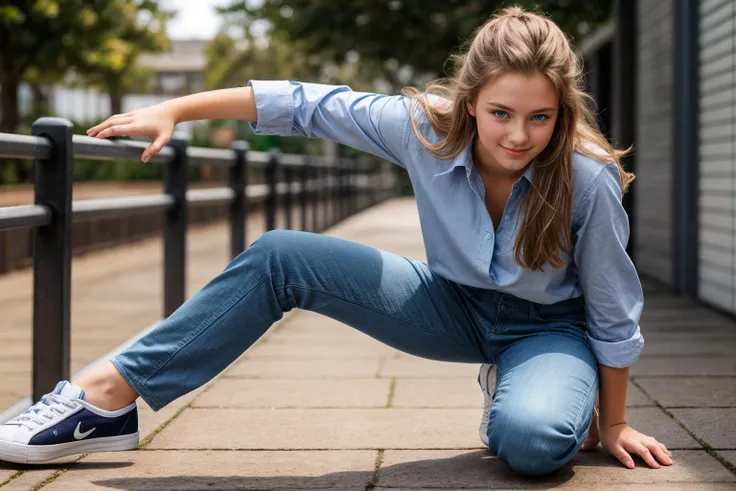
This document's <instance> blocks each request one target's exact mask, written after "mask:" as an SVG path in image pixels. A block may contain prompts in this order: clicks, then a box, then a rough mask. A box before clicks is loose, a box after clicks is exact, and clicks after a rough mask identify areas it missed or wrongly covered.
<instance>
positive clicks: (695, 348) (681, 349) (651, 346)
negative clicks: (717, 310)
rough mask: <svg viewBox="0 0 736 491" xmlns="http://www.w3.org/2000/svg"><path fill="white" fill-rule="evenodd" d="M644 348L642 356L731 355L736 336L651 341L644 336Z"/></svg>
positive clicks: (735, 347) (734, 348)
mask: <svg viewBox="0 0 736 491" xmlns="http://www.w3.org/2000/svg"><path fill="white" fill-rule="evenodd" d="M644 337H645V339H646V342H645V343H644V350H643V351H642V353H641V356H642V358H645V357H650V356H701V357H704V356H729V355H731V353H733V352H734V351H736V337H734V338H733V339H731V340H721V341H693V342H687V341H672V342H668V341H663V340H657V341H653V342H650V341H649V336H648V335H645V336H644Z"/></svg>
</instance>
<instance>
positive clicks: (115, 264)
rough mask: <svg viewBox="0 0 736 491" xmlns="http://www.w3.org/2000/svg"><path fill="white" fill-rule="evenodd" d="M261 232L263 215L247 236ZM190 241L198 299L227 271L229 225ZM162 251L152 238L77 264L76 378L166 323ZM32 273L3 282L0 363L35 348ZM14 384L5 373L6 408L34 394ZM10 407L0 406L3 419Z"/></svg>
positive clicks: (1, 394)
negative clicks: (18, 351)
mask: <svg viewBox="0 0 736 491" xmlns="http://www.w3.org/2000/svg"><path fill="white" fill-rule="evenodd" d="M262 231H263V220H262V218H261V214H258V213H257V214H255V216H254V217H253V220H249V222H248V236H249V237H252V238H255V237H258V236H259V235H260V234H261V233H262ZM189 239H190V240H188V241H187V246H188V247H187V250H188V254H189V255H188V257H189V258H190V261H189V262H188V266H187V271H188V275H187V280H188V281H187V293H188V295H192V294H193V293H194V292H196V291H197V289H198V288H200V287H201V286H202V285H203V284H204V283H205V282H206V281H209V279H211V278H212V277H214V276H215V275H217V274H218V273H219V272H220V271H221V270H222V268H223V267H224V266H225V265H226V264H227V262H228V258H227V251H228V243H229V242H228V241H229V231H228V226H227V224H226V223H217V224H214V225H211V226H206V227H194V228H193V229H192V230H191V231H190V236H189ZM162 251H163V248H162V242H161V238H160V237H152V238H151V239H148V240H145V241H141V242H138V243H135V244H128V245H125V246H123V247H117V248H114V249H111V250H107V251H97V252H95V253H94V254H89V255H85V256H78V257H75V258H74V267H73V268H72V292H73V294H72V309H71V310H72V319H71V330H72V342H73V344H72V374H74V373H75V372H77V371H78V370H80V369H81V368H83V367H85V366H86V365H87V364H88V363H89V361H92V360H97V359H98V358H99V357H101V356H103V355H105V354H106V353H108V352H110V351H111V350H113V349H114V348H116V347H117V346H119V345H120V344H121V343H122V342H123V341H124V340H126V339H130V338H131V337H133V336H135V335H136V334H138V333H139V332H140V331H141V330H143V329H145V328H147V327H148V326H149V325H151V324H152V323H154V322H156V321H158V320H159V319H160V317H161V298H162V289H161V271H162V269H161V268H162V261H161V258H162ZM32 273H33V272H32V270H31V269H30V268H28V269H24V270H21V271H16V272H13V273H12V274H7V275H0V312H2V315H0V360H3V359H5V355H6V354H9V353H11V351H10V347H11V346H17V343H25V344H26V345H27V348H26V350H28V349H30V346H31V328H30V326H31V312H32V309H31V298H32V295H33V289H32V287H31V285H32V276H33V274H32ZM80 340H84V341H83V342H81V341H80ZM8 342H9V343H8ZM6 343H7V344H6ZM13 353H14V352H13ZM14 371H15V372H18V369H15V368H14ZM22 371H23V372H29V371H30V364H25V367H24V368H23V370H22ZM8 377H9V374H8V373H5V372H3V370H2V367H0V380H2V382H3V383H2V386H1V387H0V401H6V400H8V398H14V394H17V393H21V394H24V396H25V395H28V394H29V393H30V386H29V385H28V384H26V383H25V382H22V381H21V382H20V383H18V384H16V383H15V382H12V383H11V382H9V378H8ZM29 377H30V375H29ZM6 407H7V406H0V412H2V411H3V410H4V409H6Z"/></svg>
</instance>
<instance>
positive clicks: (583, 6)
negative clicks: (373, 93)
mask: <svg viewBox="0 0 736 491" xmlns="http://www.w3.org/2000/svg"><path fill="white" fill-rule="evenodd" d="M509 4H518V5H521V6H524V7H527V8H534V9H536V10H538V11H541V12H544V13H546V14H548V15H549V16H550V17H551V18H552V19H553V20H555V21H556V22H557V23H558V24H559V25H560V26H561V27H562V29H563V30H565V31H566V32H567V33H568V34H569V35H570V36H571V37H572V38H573V39H578V38H579V37H580V36H581V35H583V34H585V33H586V32H588V31H589V30H590V29H592V28H595V27H596V26H598V25H600V24H602V23H604V22H606V21H607V20H608V19H609V18H610V14H611V0H537V1H533V0H521V1H516V2H509V1H503V0H485V1H483V0H421V1H420V0H378V1H372V2H365V1H357V0H351V1H345V2H324V1H320V2H317V1H313V0H290V1H289V2H286V1H283V0H265V1H264V2H262V3H260V5H257V6H252V5H249V4H248V2H245V1H242V0H241V1H233V3H232V4H231V6H229V7H227V8H225V9H223V13H226V14H227V13H232V14H241V15H243V14H244V15H245V18H246V19H247V23H248V24H249V25H251V24H252V23H253V22H256V21H267V22H268V23H269V24H270V26H271V27H270V29H271V30H270V36H271V38H272V39H280V40H290V41H298V42H299V43H300V45H301V47H302V48H303V49H304V51H305V52H306V53H309V54H310V55H319V56H321V57H323V59H325V60H333V61H335V62H337V63H338V64H341V63H342V62H343V61H344V60H345V59H346V57H347V56H348V55H349V54H350V53H352V52H356V53H358V54H359V55H360V59H361V61H362V62H372V63H374V64H376V65H379V64H383V66H384V68H383V70H384V72H385V73H386V74H387V78H388V79H389V81H391V82H393V83H394V84H396V83H405V82H411V83H416V81H417V80H418V79H421V78H423V77H426V76H429V77H436V76H442V75H443V74H446V73H447V72H446V70H445V68H446V67H445V62H446V60H447V58H448V55H449V54H450V53H452V52H456V51H457V50H458V49H459V48H460V47H461V45H462V43H463V42H464V41H465V40H467V39H468V38H469V37H470V36H471V35H472V33H473V31H474V30H475V29H476V28H477V27H479V26H480V25H481V24H482V23H483V21H484V20H485V19H487V18H488V17H489V16H490V14H491V13H492V12H493V11H494V10H496V9H498V8H499V7H502V6H505V5H509ZM401 67H411V68H410V70H408V72H407V71H406V70H405V71H404V74H405V76H404V77H403V80H402V79H401V78H400V77H398V76H397V74H398V73H399V72H398V70H397V69H398V68H401ZM407 74H408V75H407Z"/></svg>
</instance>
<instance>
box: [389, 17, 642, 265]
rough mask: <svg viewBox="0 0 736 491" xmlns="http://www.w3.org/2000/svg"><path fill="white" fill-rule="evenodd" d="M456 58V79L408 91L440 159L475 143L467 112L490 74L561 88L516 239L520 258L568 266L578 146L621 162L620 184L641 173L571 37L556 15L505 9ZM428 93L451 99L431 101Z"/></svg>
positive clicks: (413, 115)
mask: <svg viewBox="0 0 736 491" xmlns="http://www.w3.org/2000/svg"><path fill="white" fill-rule="evenodd" d="M453 58H454V62H455V65H454V68H455V74H454V77H452V78H449V79H444V80H439V81H435V82H432V83H430V84H429V85H428V86H427V88H426V90H425V91H423V92H422V91H420V90H418V89H416V88H414V87H407V88H404V89H403V91H402V92H403V94H404V95H406V96H408V97H410V98H411V99H412V100H413V101H415V102H416V103H418V104H419V105H420V107H421V109H423V112H424V114H425V115H426V118H427V120H428V122H429V123H430V124H431V125H432V127H433V128H434V129H435V131H436V132H437V133H438V134H439V135H440V136H442V138H441V139H440V141H439V142H437V143H434V144H433V143H432V142H430V141H429V140H427V138H425V137H424V136H423V135H422V134H421V132H420V130H419V124H418V122H417V117H418V115H417V114H416V111H411V120H412V125H413V127H414V132H415V134H416V135H417V138H418V139H419V140H420V141H421V142H422V144H423V145H424V147H425V148H426V149H427V151H428V152H429V153H430V154H431V155H433V156H434V157H435V158H438V159H448V160H449V159H453V158H454V157H456V156H457V155H458V154H459V153H460V152H461V151H462V150H463V149H464V148H465V147H466V146H467V145H469V144H471V143H472V142H471V139H472V138H473V135H474V132H475V129H476V126H475V118H474V117H473V116H471V115H470V113H469V112H468V110H467V107H468V104H469V103H475V101H476V98H477V96H478V93H479V91H480V89H481V88H482V87H483V86H484V84H485V83H487V82H488V81H489V80H492V79H494V78H495V77H498V76H499V75H501V74H504V73H508V72H520V73H523V74H525V75H533V74H542V75H544V76H545V77H546V78H547V80H549V81H550V83H551V84H552V86H553V87H554V88H555V89H556V90H557V93H558V95H559V101H560V108H559V114H558V118H557V121H556V123H555V128H554V131H553V133H552V138H551V139H550V142H549V144H548V145H547V147H546V148H545V149H544V150H543V151H542V152H541V153H540V154H539V155H538V156H537V158H536V164H535V173H534V183H532V190H531V192H528V193H527V194H526V196H525V198H524V200H523V202H522V214H523V223H522V225H521V228H520V232H519V234H518V236H517V238H516V242H515V244H514V260H515V261H516V263H518V264H519V265H520V266H522V267H525V268H528V269H530V270H532V271H542V270H543V266H544V265H545V264H547V263H549V264H550V265H552V267H555V268H558V267H562V266H563V265H564V262H563V260H562V258H561V253H562V252H564V253H567V254H571V252H572V238H571V221H572V192H573V189H572V157H573V153H574V152H579V153H581V154H584V155H587V156H589V157H592V158H595V159H597V160H602V161H606V162H615V163H616V164H617V165H618V167H619V174H620V176H621V187H622V189H623V191H624V192H626V191H627V190H628V187H629V184H630V183H631V181H632V180H633V179H634V175H633V174H631V173H629V172H626V171H625V169H624V168H623V166H622V165H621V157H623V156H624V155H626V154H627V153H628V151H629V150H630V149H627V150H617V149H615V148H613V146H612V145H611V144H610V143H609V142H608V140H606V138H605V136H603V135H602V134H601V132H600V131H599V130H598V129H597V124H596V120H595V112H594V110H593V109H592V108H593V107H594V104H593V100H592V98H591V97H590V96H589V95H588V94H586V93H585V92H584V88H583V87H584V82H583V75H582V67H581V62H580V60H579V58H578V56H577V54H576V53H575V52H574V50H573V49H572V47H571V44H570V42H569V40H568V38H567V36H566V35H565V34H564V33H563V32H562V30H561V29H560V28H559V27H558V26H557V25H556V24H555V23H554V22H553V21H551V20H550V19H549V18H547V17H546V16H544V15H542V14H538V13H534V12H529V11H526V10H524V9H522V8H521V7H517V6H515V7H508V8H505V9H503V10H500V11H498V12H497V13H496V14H495V15H493V16H492V17H491V18H490V19H489V20H488V21H487V22H486V23H485V24H484V25H482V26H481V27H480V28H478V30H477V31H476V32H475V34H474V36H473V37H472V41H471V42H470V44H469V46H467V47H466V48H465V49H463V51H462V52H461V54H459V55H456V56H454V57H453ZM428 94H432V95H436V96H439V97H441V98H444V99H446V100H448V101H451V104H436V103H433V102H430V100H429V98H428V97H427V95H428Z"/></svg>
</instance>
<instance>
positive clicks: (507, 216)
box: [503, 214, 511, 220]
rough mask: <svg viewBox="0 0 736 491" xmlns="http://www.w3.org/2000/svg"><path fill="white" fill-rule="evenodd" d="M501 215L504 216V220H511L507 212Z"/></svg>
mask: <svg viewBox="0 0 736 491" xmlns="http://www.w3.org/2000/svg"><path fill="white" fill-rule="evenodd" d="M503 217H504V218H505V219H506V220H511V215H509V214H506V215H504V216H503Z"/></svg>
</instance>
